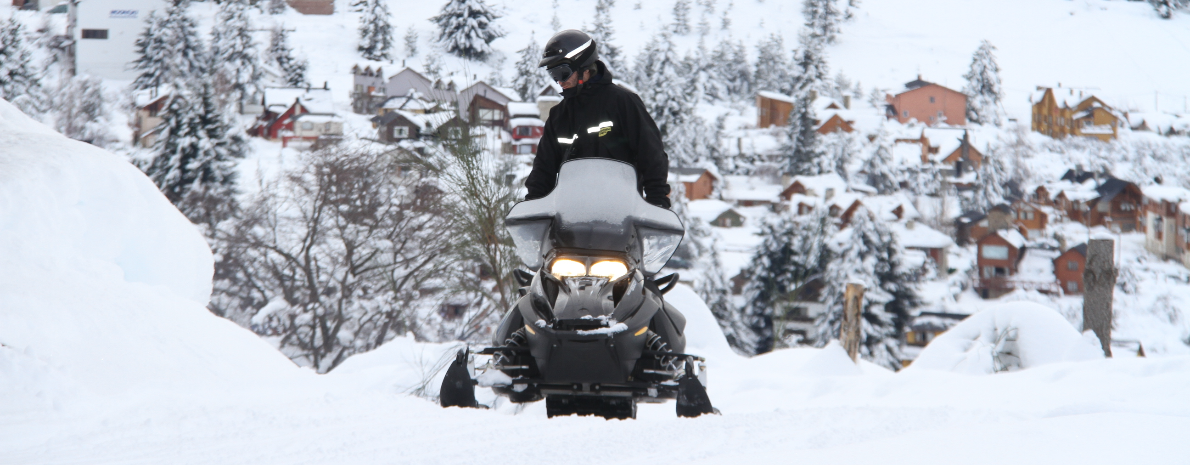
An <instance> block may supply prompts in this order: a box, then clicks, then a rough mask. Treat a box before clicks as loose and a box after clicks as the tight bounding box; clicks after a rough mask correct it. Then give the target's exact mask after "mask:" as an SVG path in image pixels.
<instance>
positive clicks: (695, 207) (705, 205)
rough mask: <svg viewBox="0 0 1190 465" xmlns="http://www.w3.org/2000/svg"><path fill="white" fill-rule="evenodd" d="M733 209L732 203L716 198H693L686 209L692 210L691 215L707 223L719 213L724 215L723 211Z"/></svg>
mask: <svg viewBox="0 0 1190 465" xmlns="http://www.w3.org/2000/svg"><path fill="white" fill-rule="evenodd" d="M731 209H732V206H731V204H730V203H727V202H724V201H722V200H714V199H702V200H691V201H690V202H688V203H687V204H686V210H687V211H689V212H690V216H693V217H695V218H698V219H701V220H703V221H705V222H707V223H710V222H711V221H712V220H714V219H715V218H718V217H719V215H722V214H723V212H726V211H728V210H731Z"/></svg>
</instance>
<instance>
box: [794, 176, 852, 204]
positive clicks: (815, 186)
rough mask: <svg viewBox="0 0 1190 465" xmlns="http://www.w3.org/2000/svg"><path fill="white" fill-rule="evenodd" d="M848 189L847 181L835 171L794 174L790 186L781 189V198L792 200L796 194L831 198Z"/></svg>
mask: <svg viewBox="0 0 1190 465" xmlns="http://www.w3.org/2000/svg"><path fill="white" fill-rule="evenodd" d="M846 191H847V181H845V180H843V178H842V177H841V176H839V175H838V174H835V173H828V174H820V175H817V176H794V177H793V178H790V183H789V186H786V187H785V189H783V190H782V191H781V194H780V196H781V199H783V200H786V201H788V200H790V199H791V198H792V197H793V196H794V195H795V194H801V195H808V196H811V197H819V198H830V197H834V195H835V194H841V193H843V192H846Z"/></svg>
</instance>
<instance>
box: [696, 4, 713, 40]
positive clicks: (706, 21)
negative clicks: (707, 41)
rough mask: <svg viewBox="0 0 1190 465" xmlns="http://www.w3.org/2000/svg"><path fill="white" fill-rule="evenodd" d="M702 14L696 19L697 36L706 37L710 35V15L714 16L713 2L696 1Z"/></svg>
mask: <svg viewBox="0 0 1190 465" xmlns="http://www.w3.org/2000/svg"><path fill="white" fill-rule="evenodd" d="M698 4H699V6H702V14H701V15H700V16H699V18H698V35H699V37H706V36H707V34H710V33H711V15H713V14H715V0H698Z"/></svg>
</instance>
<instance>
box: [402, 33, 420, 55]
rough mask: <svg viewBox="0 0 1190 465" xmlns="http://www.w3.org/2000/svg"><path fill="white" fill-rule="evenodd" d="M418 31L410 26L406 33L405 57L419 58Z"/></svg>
mask: <svg viewBox="0 0 1190 465" xmlns="http://www.w3.org/2000/svg"><path fill="white" fill-rule="evenodd" d="M417 40H418V38H417V29H414V28H413V26H409V30H408V31H405V56H406V57H409V58H413V57H415V56H417Z"/></svg>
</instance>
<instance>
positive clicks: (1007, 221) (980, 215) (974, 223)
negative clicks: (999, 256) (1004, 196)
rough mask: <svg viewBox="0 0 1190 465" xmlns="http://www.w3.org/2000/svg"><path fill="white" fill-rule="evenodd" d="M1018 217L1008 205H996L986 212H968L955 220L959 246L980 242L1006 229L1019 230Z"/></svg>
mask: <svg viewBox="0 0 1190 465" xmlns="http://www.w3.org/2000/svg"><path fill="white" fill-rule="evenodd" d="M1015 223H1016V217H1015V214H1014V212H1013V210H1012V207H1011V206H1009V205H1006V204H999V205H995V206H993V207H992V208H990V209H988V211H987V212H986V213H984V212H967V213H964V214H962V215H961V216H959V217H958V218H955V221H954V226H955V237H956V239H957V241H958V243H959V244H964V245H965V244H968V243H970V242H979V240H980V239H983V237H984V236H987V235H988V234H989V233H991V232H995V231H1001V230H1006V229H1017V227H1016V224H1015Z"/></svg>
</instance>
